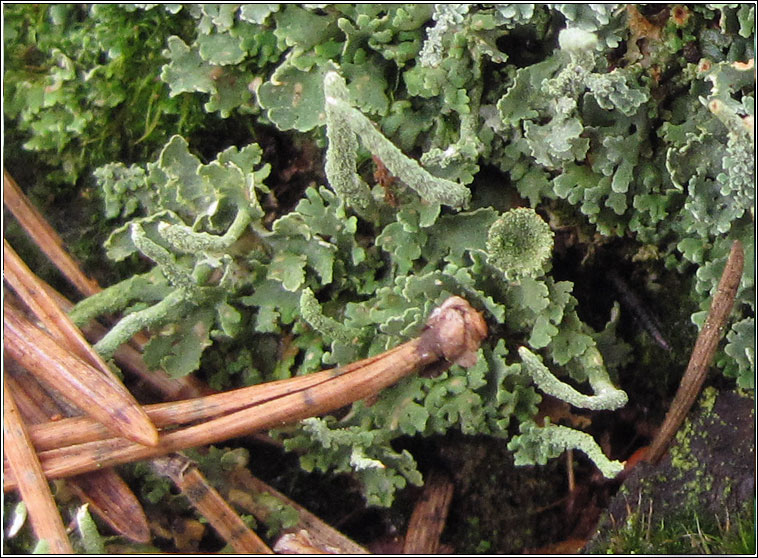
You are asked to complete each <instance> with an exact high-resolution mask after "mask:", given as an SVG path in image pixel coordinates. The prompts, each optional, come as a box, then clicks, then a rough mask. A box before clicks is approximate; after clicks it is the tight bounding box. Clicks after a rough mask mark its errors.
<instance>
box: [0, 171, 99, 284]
mask: <svg viewBox="0 0 758 558" xmlns="http://www.w3.org/2000/svg"><path fill="white" fill-rule="evenodd" d="M3 186H5V188H4V189H3V203H5V206H6V207H7V208H8V209H9V210H10V211H11V213H13V216H14V217H15V218H16V220H17V221H18V222H19V223H20V224H21V226H22V227H23V228H24V230H25V231H26V233H27V234H28V235H29V236H30V237H31V238H32V240H34V242H35V244H37V246H39V248H40V249H41V250H42V251H43V252H44V253H45V255H46V256H47V257H48V258H49V259H50V261H51V262H53V263H54V264H55V266H56V267H57V268H58V269H59V270H60V271H61V273H63V275H64V276H65V277H66V278H67V279H68V280H69V281H70V282H71V284H73V285H74V286H75V287H76V288H77V289H78V290H79V292H81V293H83V294H85V295H86V296H90V295H93V294H95V293H97V292H99V291H100V287H99V285H98V284H97V282H95V281H93V280H92V279H90V278H89V277H87V276H86V275H85V274H84V273H82V271H81V270H80V269H79V266H78V265H77V263H76V262H75V261H74V260H73V259H72V258H71V256H69V254H68V253H67V252H66V250H65V249H64V248H63V241H62V240H61V238H60V236H58V233H56V232H55V230H53V228H52V227H51V226H50V225H49V224H48V222H47V221H46V220H45V218H44V217H43V216H42V215H41V214H40V212H39V211H38V210H37V208H36V207H34V206H33V205H32V204H31V202H30V201H29V199H28V198H27V197H26V196H25V195H24V193H23V192H22V191H21V188H19V187H18V184H16V181H15V180H13V177H12V176H11V175H10V174H9V173H8V171H7V170H3Z"/></svg>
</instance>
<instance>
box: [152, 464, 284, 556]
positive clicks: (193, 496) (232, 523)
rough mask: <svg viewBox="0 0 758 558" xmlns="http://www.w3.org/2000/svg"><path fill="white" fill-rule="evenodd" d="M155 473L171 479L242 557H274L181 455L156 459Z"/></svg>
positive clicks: (194, 467)
mask: <svg viewBox="0 0 758 558" xmlns="http://www.w3.org/2000/svg"><path fill="white" fill-rule="evenodd" d="M151 466H152V468H153V470H154V471H155V472H157V473H158V474H160V475H163V476H166V477H168V478H170V479H171V480H172V481H173V482H174V484H175V485H176V486H177V488H179V490H181V491H182V494H184V495H185V496H186V497H187V499H189V501H190V503H191V504H192V505H193V506H194V507H195V509H197V511H198V512H200V514H202V515H203V517H205V518H206V519H207V520H208V522H209V523H210V524H211V526H212V527H213V528H214V529H215V530H216V532H217V533H218V534H219V535H220V536H221V538H223V539H224V540H225V541H226V542H227V543H229V545H230V546H231V547H232V548H233V549H234V551H235V552H237V553H239V554H273V551H272V550H271V549H270V548H269V547H268V546H266V544H265V543H264V542H263V541H262V540H261V539H260V537H259V536H258V535H256V534H255V532H254V531H253V530H252V529H250V528H249V527H248V526H247V525H245V523H244V522H243V521H242V519H241V518H240V516H239V515H237V513H236V512H235V511H234V510H233V509H232V508H231V507H230V506H229V504H227V503H226V501H225V500H224V499H223V498H222V497H221V495H220V494H219V493H218V492H217V491H216V489H214V488H213V487H212V486H211V485H210V484H209V483H208V481H207V480H206V479H205V477H204V476H203V474H202V473H201V472H200V471H198V469H197V467H196V466H195V465H193V464H192V462H191V461H190V460H189V459H187V458H186V457H184V456H183V455H180V454H173V455H170V456H166V457H158V458H156V459H153V461H152V462H151Z"/></svg>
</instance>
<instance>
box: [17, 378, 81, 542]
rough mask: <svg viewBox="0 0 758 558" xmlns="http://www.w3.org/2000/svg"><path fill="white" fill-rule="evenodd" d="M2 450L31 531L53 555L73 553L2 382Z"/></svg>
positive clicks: (44, 479)
mask: <svg viewBox="0 0 758 558" xmlns="http://www.w3.org/2000/svg"><path fill="white" fill-rule="evenodd" d="M3 438H4V440H3V442H4V443H3V450H4V453H5V456H6V457H7V459H8V462H9V464H10V469H11V471H13V474H14V476H15V477H16V478H17V479H18V489H19V492H20V493H21V498H22V499H23V500H24V502H25V503H26V508H27V510H29V518H30V519H31V523H32V527H33V528H34V533H35V534H36V535H37V538H38V539H40V540H45V541H47V543H48V544H49V546H50V552H52V553H54V554H73V552H74V549H73V548H72V547H71V543H70V542H69V540H68V536H67V535H66V529H65V527H64V526H63V521H62V520H61V517H60V515H59V514H58V507H57V506H56V505H55V500H53V495H52V493H51V492H50V487H49V486H48V484H47V479H46V478H45V474H44V473H43V472H42V467H41V466H40V464H39V461H38V460H37V455H36V454H35V453H34V450H33V449H32V445H31V442H30V440H29V437H28V435H27V433H26V429H25V428H24V424H23V422H22V421H21V417H20V416H19V412H18V409H17V408H16V403H15V402H14V401H13V397H11V392H10V390H9V389H8V387H7V385H5V382H3Z"/></svg>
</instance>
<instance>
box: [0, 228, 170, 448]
mask: <svg viewBox="0 0 758 558" xmlns="http://www.w3.org/2000/svg"><path fill="white" fill-rule="evenodd" d="M3 247H4V252H3V263H4V269H3V271H4V278H5V280H6V281H8V283H10V285H11V286H12V287H13V290H14V291H16V294H17V295H18V296H19V297H20V298H21V299H22V300H23V301H24V302H25V303H26V305H27V306H28V307H29V308H30V309H31V310H32V311H33V312H34V315H35V316H36V317H37V318H38V319H39V320H40V321H41V322H42V325H43V326H44V327H45V328H46V329H47V331H49V332H50V334H51V335H52V336H53V337H54V338H55V339H56V341H57V342H58V343H59V344H61V345H63V346H65V347H67V348H69V349H70V350H71V352H73V353H74V354H75V355H77V356H78V357H79V358H80V359H82V360H83V361H85V362H87V363H89V364H90V366H92V367H94V368H96V369H98V370H100V372H101V373H102V376H103V381H104V382H107V383H109V384H110V390H109V391H108V392H104V393H103V396H105V395H107V394H111V396H112V397H120V398H121V401H120V402H118V403H115V402H114V403H111V402H107V403H105V404H106V405H109V406H122V407H128V406H132V407H134V409H135V414H136V413H142V410H141V409H140V407H139V404H138V403H137V401H135V400H134V398H133V397H132V395H131V393H129V391H128V390H127V389H126V388H125V387H124V386H123V384H122V383H121V382H120V381H119V380H118V378H116V377H115V376H114V375H113V372H111V369H110V368H108V365H107V364H106V363H105V361H104V360H103V359H102V357H101V356H100V355H99V354H97V352H95V350H94V349H93V348H92V346H91V345H90V344H89V343H88V342H87V340H86V339H85V338H84V336H83V335H82V332H81V331H79V328H78V327H76V325H74V323H73V322H72V321H71V318H69V317H68V314H66V313H65V312H64V311H63V310H62V309H61V308H60V307H59V306H58V304H57V303H56V301H55V300H54V299H53V297H52V296H50V295H49V294H48V292H47V290H46V289H45V288H44V286H43V283H42V281H40V280H39V279H38V278H37V276H36V275H34V274H33V273H32V271H31V270H30V269H29V268H28V267H27V266H26V264H24V262H23V261H22V260H21V258H19V257H18V255H17V254H16V252H15V251H14V250H13V248H12V247H11V246H10V244H8V242H7V241H6V240H3ZM142 414H144V413H142ZM143 422H147V423H149V419H148V418H147V415H145V416H144V419H143ZM148 428H149V426H148ZM153 430H154V428H153ZM149 440H154V441H157V431H155V434H153V435H151V437H150V438H146V441H147V443H150V442H149Z"/></svg>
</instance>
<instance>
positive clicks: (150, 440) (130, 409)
mask: <svg viewBox="0 0 758 558" xmlns="http://www.w3.org/2000/svg"><path fill="white" fill-rule="evenodd" d="M3 307H4V312H5V315H4V324H5V352H6V354H7V355H9V356H10V357H11V358H12V359H13V360H15V361H16V362H18V363H19V364H20V365H21V366H23V367H24V368H26V369H27V370H28V371H29V372H31V373H33V374H34V375H35V376H36V377H37V378H39V379H40V380H41V381H42V382H44V383H46V384H47V385H49V386H50V387H52V388H53V389H55V390H57V391H58V392H60V393H61V394H62V395H63V396H64V397H66V398H67V399H69V401H71V402H72V403H74V404H75V405H76V406H77V407H79V408H80V409H81V410H83V411H84V412H85V413H87V414H89V415H90V416H91V417H93V418H94V419H95V420H97V421H99V422H101V423H103V424H104V425H105V426H107V427H108V428H110V429H111V430H112V431H113V432H114V433H116V435H117V436H124V437H126V438H128V439H129V440H134V441H135V442H137V443H139V444H146V445H155V444H157V442H158V431H157V429H156V428H155V426H153V424H152V423H151V422H150V419H149V418H148V417H147V415H146V414H145V412H144V410H143V409H142V408H141V407H140V406H139V404H138V403H137V402H136V401H134V399H132V398H131V396H129V398H128V399H127V398H125V397H124V391H125V390H120V389H114V387H113V385H112V384H111V383H110V382H109V381H107V380H106V379H105V377H104V376H103V374H102V372H100V371H99V370H97V369H95V368H93V367H92V366H90V365H89V364H88V363H86V362H85V361H83V360H82V359H80V358H79V357H77V356H76V355H74V354H72V353H71V352H69V351H68V349H66V348H65V347H63V346H61V345H60V344H59V343H58V342H56V340H55V339H53V338H52V337H51V336H50V335H49V334H48V333H46V332H45V331H43V330H42V329H40V328H39V327H37V326H36V325H34V324H33V323H31V322H30V321H29V320H27V319H26V317H25V316H24V315H23V314H22V313H21V312H20V311H18V310H16V309H15V308H14V307H13V306H12V305H10V304H8V301H7V299H6V301H4V305H3ZM127 393H128V392H127Z"/></svg>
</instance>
